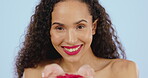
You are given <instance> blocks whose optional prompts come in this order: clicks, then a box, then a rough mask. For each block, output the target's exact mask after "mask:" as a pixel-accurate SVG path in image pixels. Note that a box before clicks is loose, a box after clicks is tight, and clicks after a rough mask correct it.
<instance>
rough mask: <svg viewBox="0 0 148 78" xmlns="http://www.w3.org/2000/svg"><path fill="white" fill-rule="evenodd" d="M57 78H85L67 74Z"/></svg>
mask: <svg viewBox="0 0 148 78" xmlns="http://www.w3.org/2000/svg"><path fill="white" fill-rule="evenodd" d="M57 78H84V77H83V76H81V75H74V74H65V76H57Z"/></svg>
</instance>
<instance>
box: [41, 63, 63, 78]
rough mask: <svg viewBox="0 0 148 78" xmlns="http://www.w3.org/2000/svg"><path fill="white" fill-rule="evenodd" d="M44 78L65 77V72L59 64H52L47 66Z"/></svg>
mask: <svg viewBox="0 0 148 78" xmlns="http://www.w3.org/2000/svg"><path fill="white" fill-rule="evenodd" d="M43 73H44V78H46V77H49V76H56V75H63V74H64V71H63V69H62V68H61V67H60V66H59V65H58V64H50V65H47V66H45V68H44V70H43Z"/></svg>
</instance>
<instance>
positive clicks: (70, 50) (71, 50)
mask: <svg viewBox="0 0 148 78" xmlns="http://www.w3.org/2000/svg"><path fill="white" fill-rule="evenodd" d="M79 48H80V46H79V47H77V48H74V49H67V48H64V49H65V50H67V51H69V52H73V51H76V50H78V49H79Z"/></svg>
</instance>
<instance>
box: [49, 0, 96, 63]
mask: <svg viewBox="0 0 148 78" xmlns="http://www.w3.org/2000/svg"><path fill="white" fill-rule="evenodd" d="M93 34H95V27H94V24H93V23H92V16H91V15H90V13H89V11H88V7H87V5H86V4H85V3H82V2H79V1H74V0H73V1H65V2H59V3H57V4H56V6H55V7H54V10H53V12H52V26H51V30H50V35H51V41H52V44H53V46H54V48H55V49H56V50H57V51H58V52H59V54H61V55H62V57H63V58H64V59H66V60H69V61H78V60H79V59H80V58H81V57H82V56H83V55H85V53H87V52H88V51H90V49H91V47H90V45H91V42H92V36H93Z"/></svg>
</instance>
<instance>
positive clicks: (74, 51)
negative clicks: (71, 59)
mask: <svg viewBox="0 0 148 78" xmlns="http://www.w3.org/2000/svg"><path fill="white" fill-rule="evenodd" d="M81 47H82V45H76V46H62V48H63V50H64V52H65V53H66V54H68V55H76V54H77V53H79V52H80V50H81Z"/></svg>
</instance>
